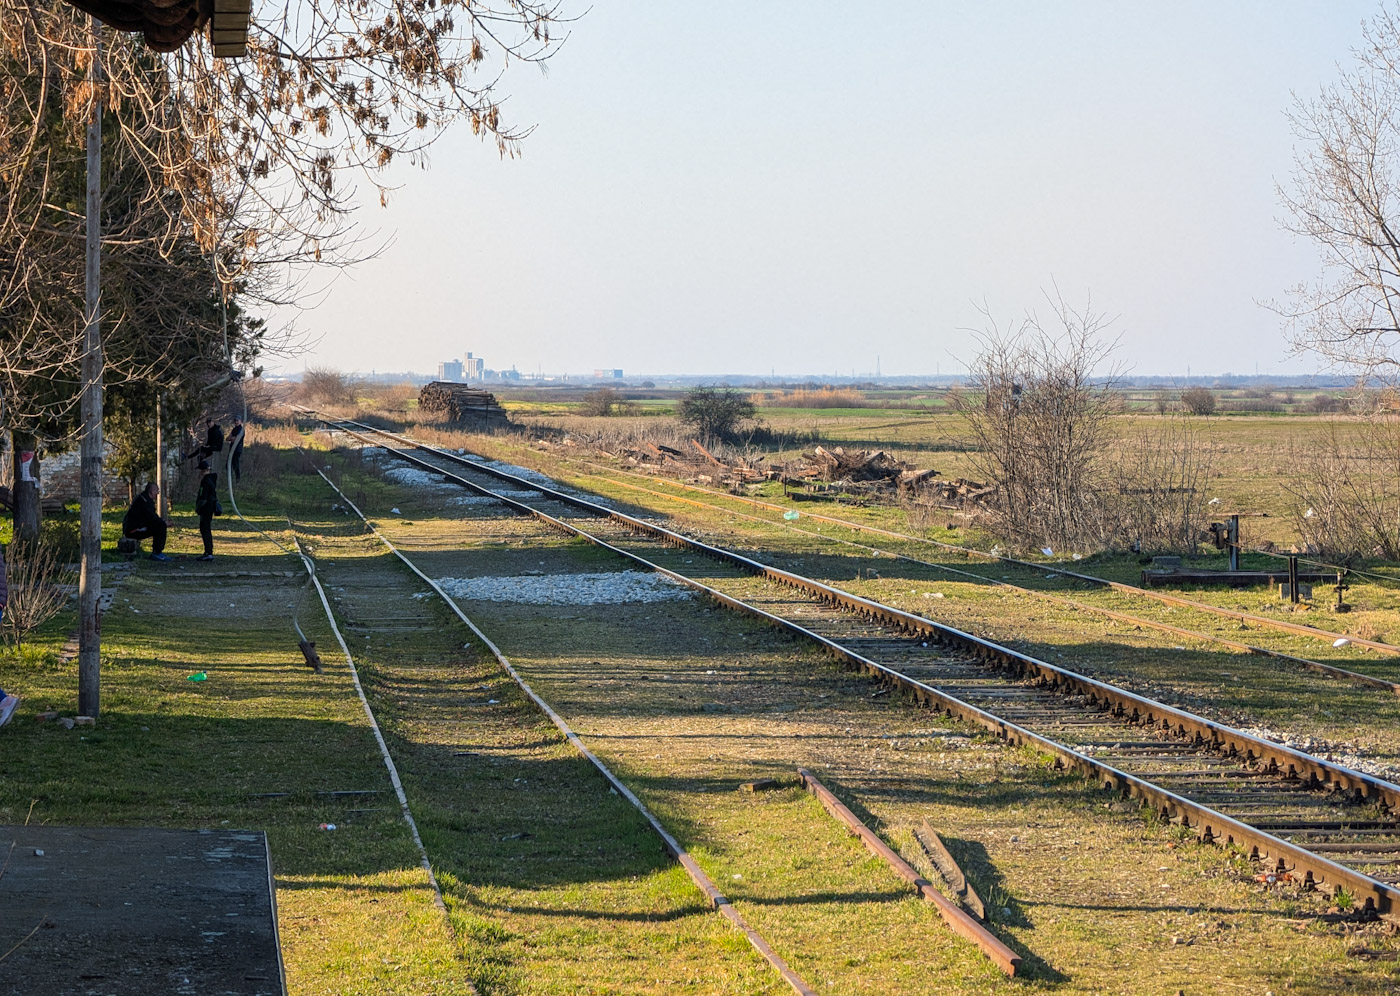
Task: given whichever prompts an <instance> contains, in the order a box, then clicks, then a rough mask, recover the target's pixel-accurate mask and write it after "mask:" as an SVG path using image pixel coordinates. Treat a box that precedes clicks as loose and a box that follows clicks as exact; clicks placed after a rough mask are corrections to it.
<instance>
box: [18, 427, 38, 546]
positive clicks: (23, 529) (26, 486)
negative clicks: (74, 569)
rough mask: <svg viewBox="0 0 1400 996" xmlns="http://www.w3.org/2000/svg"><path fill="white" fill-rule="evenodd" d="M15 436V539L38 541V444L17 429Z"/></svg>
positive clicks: (28, 435)
mask: <svg viewBox="0 0 1400 996" xmlns="http://www.w3.org/2000/svg"><path fill="white" fill-rule="evenodd" d="M13 439H14V450H13V453H14V468H15V471H14V482H15V483H14V488H13V492H12V493H13V500H14V503H15V538H16V539H23V540H37V539H38V538H39V523H40V520H41V519H42V518H43V509H42V507H41V506H40V503H39V445H38V440H36V439H35V438H34V436H32V435H31V434H29V433H26V432H18V431H16V432H15V433H14V435H13Z"/></svg>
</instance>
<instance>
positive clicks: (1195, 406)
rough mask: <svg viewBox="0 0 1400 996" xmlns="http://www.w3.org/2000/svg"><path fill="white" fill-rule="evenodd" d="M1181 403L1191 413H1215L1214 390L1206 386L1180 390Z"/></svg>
mask: <svg viewBox="0 0 1400 996" xmlns="http://www.w3.org/2000/svg"><path fill="white" fill-rule="evenodd" d="M1181 403H1182V404H1183V405H1185V406H1186V410H1187V411H1188V412H1190V413H1191V414H1192V415H1213V414H1215V392H1214V391H1212V390H1211V389H1210V388H1208V387H1188V388H1187V389H1186V390H1184V391H1182V392H1181Z"/></svg>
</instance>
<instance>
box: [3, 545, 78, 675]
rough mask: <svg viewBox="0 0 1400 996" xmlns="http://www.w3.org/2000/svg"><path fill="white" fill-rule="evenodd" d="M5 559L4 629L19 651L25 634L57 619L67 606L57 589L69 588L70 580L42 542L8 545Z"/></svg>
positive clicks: (50, 547)
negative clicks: (8, 592)
mask: <svg viewBox="0 0 1400 996" xmlns="http://www.w3.org/2000/svg"><path fill="white" fill-rule="evenodd" d="M5 559H6V561H7V563H6V567H7V575H8V580H9V589H10V594H9V603H8V604H7V605H6V606H5V620H4V625H5V627H6V628H7V629H8V630H9V632H10V640H11V642H12V643H13V644H14V646H15V647H16V648H20V647H22V646H23V645H24V637H25V635H26V634H28V633H29V632H30V631H31V630H33V629H35V628H37V627H39V626H42V625H43V624H44V623H46V622H48V621H49V620H50V619H52V618H53V617H54V616H56V615H58V613H59V612H60V611H61V610H62V609H63V607H64V606H65V605H67V604H68V591H67V590H66V589H65V588H64V587H60V586H61V585H63V584H65V583H67V584H71V578H70V576H69V572H68V571H67V570H66V569H65V568H64V567H63V564H62V562H61V561H60V560H59V557H58V554H57V550H56V548H55V546H54V545H53V544H52V543H50V542H48V541H47V540H45V539H42V538H41V539H39V540H37V541H34V542H23V541H20V542H15V543H11V544H10V549H9V553H8V554H7V555H6V558H5Z"/></svg>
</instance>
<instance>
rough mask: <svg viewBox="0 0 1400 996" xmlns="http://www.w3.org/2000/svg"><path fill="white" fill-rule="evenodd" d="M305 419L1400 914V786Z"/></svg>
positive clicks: (399, 444) (1290, 873)
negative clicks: (379, 449) (757, 619)
mask: <svg viewBox="0 0 1400 996" xmlns="http://www.w3.org/2000/svg"><path fill="white" fill-rule="evenodd" d="M307 414H313V415H314V413H311V412H309V411H308V412H307ZM314 417H316V418H318V420H319V421H321V422H322V423H324V424H325V425H327V426H329V427H331V428H333V429H336V430H338V431H341V432H344V433H346V434H348V435H350V436H352V437H354V438H356V439H358V440H360V441H361V442H363V443H367V444H369V445H373V446H382V447H384V448H385V449H386V450H388V451H389V452H391V453H393V454H394V455H395V456H397V457H399V458H401V459H403V460H406V461H408V462H409V463H412V464H414V465H416V466H418V467H419V468H421V469H423V470H427V471H429V472H431V473H434V474H437V475H440V476H441V477H442V479H443V480H444V481H446V482H450V483H453V484H457V485H459V486H461V487H464V488H466V489H468V490H469V491H472V492H474V493H475V494H478V495H482V496H488V497H492V498H494V499H496V500H498V501H501V502H502V503H504V504H505V505H507V506H509V507H511V508H513V509H514V510H515V511H516V512H518V513H521V514H525V515H530V516H533V517H535V518H536V519H538V520H539V521H541V522H542V523H544V524H545V525H547V526H549V527H550V528H553V529H557V530H561V531H563V532H566V533H568V534H570V535H574V536H578V537H582V538H584V539H587V540H589V541H590V542H593V543H595V544H597V545H599V546H602V547H604V548H606V549H609V550H612V551H614V552H616V553H617V554H619V555H620V556H622V557H625V558H627V559H629V560H631V561H633V562H634V563H637V564H639V565H642V566H644V567H646V568H648V569H652V570H656V571H659V572H661V573H663V574H666V575H668V576H670V577H671V578H673V579H675V580H677V581H680V582H682V583H684V584H687V585H689V586H691V587H692V588H695V589H697V590H699V591H702V592H704V593H706V594H707V595H709V596H710V597H712V598H715V599H716V600H718V601H720V602H721V603H722V604H725V605H727V606H729V607H731V608H733V609H736V610H739V611H743V612H747V613H750V614H752V615H756V616H758V617H761V618H763V619H765V620H767V621H768V622H770V623H772V624H774V625H775V626H778V627H780V628H782V629H784V630H786V631H788V632H790V633H793V634H795V635H797V636H800V637H802V638H804V639H808V640H812V641H814V642H816V643H818V644H820V645H821V646H823V647H825V648H826V649H827V650H828V651H829V652H830V653H831V654H833V655H834V656H836V657H838V658H840V659H842V660H844V661H846V662H848V663H850V664H852V665H854V666H856V667H859V668H861V669H862V670H864V671H866V672H867V673H869V674H871V675H872V676H874V677H875V678H877V679H878V680H879V681H881V682H883V683H885V684H887V685H888V686H890V687H892V688H898V689H900V690H902V691H904V692H907V693H908V694H909V695H910V696H912V697H913V698H915V699H916V700H917V701H919V702H921V703H923V704H925V705H927V706H929V707H931V708H934V709H936V710H938V711H939V712H941V713H944V714H946V715H948V716H951V717H954V718H957V719H961V720H963V721H966V722H968V723H970V724H973V725H975V726H980V727H982V728H984V729H986V730H989V731H991V732H993V733H995V734H997V735H999V736H1001V737H1003V738H1004V739H1006V740H1007V741H1008V742H1010V743H1013V744H1018V745H1029V746H1033V747H1036V748H1038V749H1040V750H1042V751H1044V752H1046V753H1048V754H1050V755H1051V756H1052V757H1054V758H1055V760H1056V762H1057V764H1058V765H1059V766H1062V767H1064V768H1067V769H1069V770H1072V771H1075V772H1078V773H1080V774H1082V775H1084V776H1085V777H1087V778H1089V779H1091V780H1093V781H1094V782H1096V783H1097V784H1099V785H1100V786H1102V787H1103V788H1105V789H1109V790H1114V791H1117V792H1120V793H1122V794H1123V795H1126V796H1129V797H1131V798H1134V799H1138V800H1140V801H1141V802H1142V803H1143V804H1144V805H1146V806H1150V807H1151V808H1152V809H1153V810H1154V811H1155V812H1156V813H1157V814H1158V815H1159V816H1160V817H1162V818H1163V819H1166V820H1171V821H1174V822H1175V823H1177V824H1179V825H1181V826H1183V827H1186V828H1189V829H1190V830H1192V831H1194V832H1195V833H1196V835H1197V836H1198V837H1200V838H1201V839H1202V840H1206V841H1211V842H1223V843H1233V844H1236V845H1238V846H1240V847H1241V848H1243V849H1244V850H1245V851H1246V852H1247V853H1249V854H1250V856H1251V858H1253V859H1254V860H1256V861H1257V862H1258V863H1259V865H1260V872H1261V877H1264V878H1266V880H1267V879H1268V878H1269V877H1271V876H1272V877H1276V878H1277V879H1279V880H1283V881H1290V880H1291V881H1296V882H1297V883H1299V884H1301V885H1302V886H1303V887H1304V888H1321V889H1325V890H1328V891H1330V892H1332V893H1333V894H1334V895H1335V896H1336V897H1337V898H1338V899H1339V901H1341V900H1344V897H1350V898H1351V899H1352V900H1353V901H1354V902H1355V903H1356V905H1357V906H1358V907H1359V908H1361V909H1365V910H1368V911H1373V912H1376V913H1388V912H1391V911H1392V910H1395V911H1397V912H1400V908H1397V907H1396V905H1395V904H1396V900H1397V899H1400V822H1397V820H1396V819H1395V817H1394V814H1395V813H1396V811H1397V810H1400V785H1396V784H1394V783H1391V782H1388V781H1385V780H1383V779H1380V778H1377V777H1375V776H1372V775H1369V774H1366V773H1363V772H1360V771H1356V770H1353V769H1350V768H1347V767H1345V766H1343V765H1339V764H1336V763H1335V762H1332V761H1328V760H1325V759H1322V758H1318V757H1314V756H1312V755H1309V754H1306V753H1303V752H1301V751H1298V750H1294V749H1292V748H1289V747H1285V746H1282V745H1280V744H1276V743H1273V742H1271V741H1268V740H1264V739H1262V738H1259V737H1255V736H1252V735H1250V734H1247V733H1244V732H1242V731H1240V730H1236V729H1233V728H1230V727H1227V726H1225V725H1223V724H1220V723H1215V722H1213V721H1211V720H1208V719H1205V718H1202V717H1200V716H1196V715H1194V714H1192V713H1189V712H1186V711H1185V710H1181V709H1177V708H1175V707H1172V706H1168V705H1165V704H1163V703H1160V702H1155V701H1153V700H1151V699H1148V698H1145V697H1143V696H1140V695H1136V694H1134V693H1131V692H1128V691H1126V690H1123V689H1120V688H1117V687H1115V686H1113V685H1111V684H1108V683H1106V682H1102V681H1098V680H1095V679H1092V678H1089V677H1086V676H1084V675H1080V674H1076V673H1074V672H1072V671H1069V670H1067V669H1065V668H1062V667H1058V666H1056V665H1052V664H1049V663H1046V662H1044V661H1040V660H1037V659H1035V658H1033V657H1030V656H1028V655H1025V654H1021V653H1018V652H1016V651H1014V650H1011V649H1009V648H1006V647H1002V646H1000V645H998V644H995V643H993V642H991V641H989V640H985V639H982V638H981V637H978V636H975V635H973V634H970V633H965V632H962V631H960V630H956V629H953V628H952V627H948V626H944V625H942V624H939V623H936V622H934V621H932V620H928V619H924V618H922V617H920V616H916V615H914V614H912V613H907V612H903V611H901V610H898V609H895V608H892V607H890V606H886V605H882V604H880V603H877V602H873V601H871V600H868V599H864V598H861V597H859V596H856V595H853V594H851V593H849V592H845V591H842V590H840V589H838V588H834V587H832V586H829V585H826V584H823V583H821V582H819V581H815V580H813V579H810V578H805V577H802V576H801V575H798V574H794V573H792V572H789V571H784V570H780V569H778V568H775V567H772V566H770V565H766V564H763V563H760V562H758V561H756V560H753V559H751V558H749V557H745V556H742V555H740V554H737V553H734V552H732V551H729V550H724V549H720V548H717V547H714V546H710V545H708V544H705V543H702V542H699V541H698V540H695V539H692V538H690V537H686V536H683V535H681V534H679V533H675V532H673V531H671V530H668V529H665V528H663V527H661V526H659V525H657V524H655V523H652V522H647V521H645V520H641V519H636V518H633V517H631V516H628V515H625V514H623V513H621V512H617V511H615V510H613V509H610V508H607V507H604V506H602V505H599V504H597V503H595V502H592V501H589V500H588V499H587V498H584V497H580V496H579V495H576V494H570V493H567V492H564V491H561V490H558V489H557V488H553V487H550V486H548V485H546V484H543V483H540V482H538V481H532V480H529V479H527V478H524V477H520V476H517V475H515V474H511V473H509V472H506V471H504V470H501V469H499V468H496V467H491V466H487V465H483V464H482V463H480V462H479V461H475V460H471V459H467V458H465V457H463V456H459V455H458V454H454V453H449V452H446V451H443V450H439V449H436V448H433V447H429V446H425V445H423V444H421V443H417V442H415V441H413V440H411V439H407V438H406V437H403V436H400V435H397V434H394V433H390V432H387V431H385V430H382V429H378V428H376V427H373V426H368V425H365V424H363V423H358V422H349V421H344V420H335V419H326V418H321V417H320V416H314ZM503 485H504V487H503Z"/></svg>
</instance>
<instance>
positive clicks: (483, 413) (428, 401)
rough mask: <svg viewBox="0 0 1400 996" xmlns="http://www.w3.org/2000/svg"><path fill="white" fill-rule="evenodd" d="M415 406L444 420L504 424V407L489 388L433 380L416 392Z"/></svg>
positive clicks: (505, 419) (426, 413) (424, 412)
mask: <svg viewBox="0 0 1400 996" xmlns="http://www.w3.org/2000/svg"><path fill="white" fill-rule="evenodd" d="M418 410H419V411H421V412H422V413H423V414H425V415H432V416H435V417H436V418H440V419H442V420H444V421H447V422H471V423H474V424H478V425H479V424H491V423H498V424H502V425H503V424H505V422H506V421H507V418H506V410H505V409H504V408H502V407H501V405H500V402H498V401H497V400H496V396H495V395H494V394H492V393H491V392H490V391H483V390H481V389H480V388H476V387H468V386H467V385H466V384H453V383H451V382H449V381H445V380H435V381H433V382H432V383H431V384H428V385H427V386H425V387H424V388H423V390H421V391H419V392H418Z"/></svg>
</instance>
